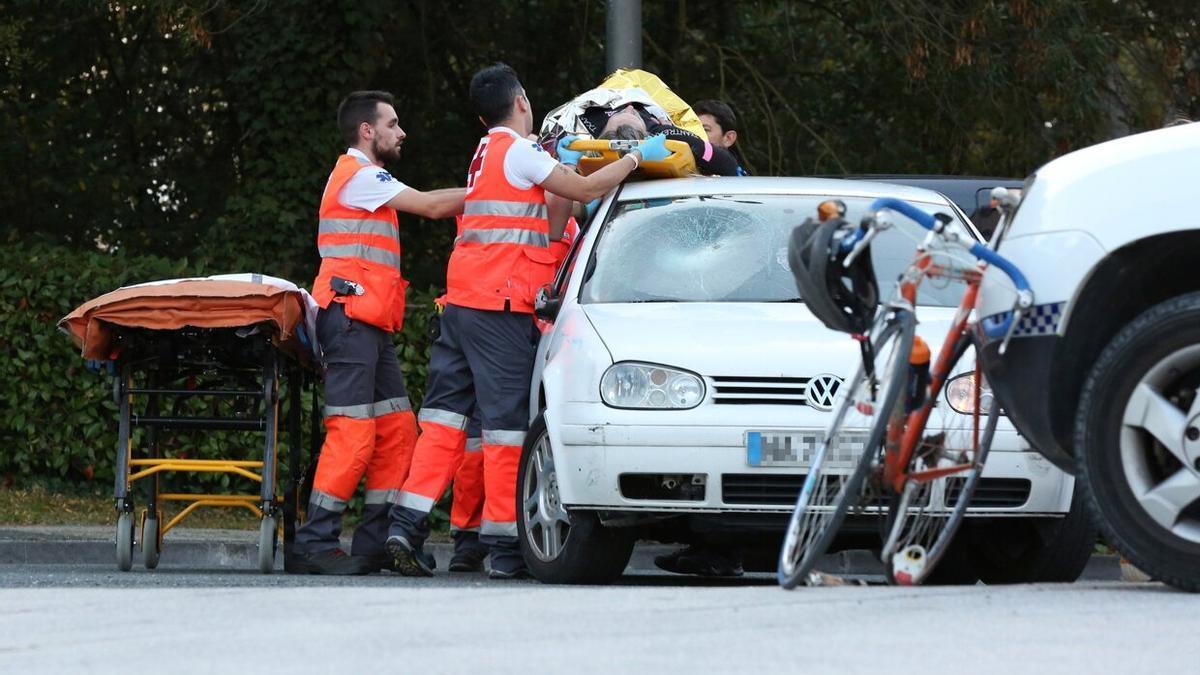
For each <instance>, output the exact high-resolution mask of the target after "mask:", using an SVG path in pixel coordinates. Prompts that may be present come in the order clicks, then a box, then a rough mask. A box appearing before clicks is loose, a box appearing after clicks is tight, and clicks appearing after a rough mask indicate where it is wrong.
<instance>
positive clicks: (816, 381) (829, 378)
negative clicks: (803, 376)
mask: <svg viewBox="0 0 1200 675" xmlns="http://www.w3.org/2000/svg"><path fill="white" fill-rule="evenodd" d="M841 386H842V378H840V377H838V376H837V375H829V374H828V373H827V374H825V375H818V376H816V377H814V378H812V379H811V380H809V381H808V388H807V389H806V390H805V392H804V401H805V402H806V403H808V405H809V406H811V407H813V408H815V409H817V410H820V411H821V412H829V411H830V410H833V401H834V398H836V397H837V392H838V388H839V387H841Z"/></svg>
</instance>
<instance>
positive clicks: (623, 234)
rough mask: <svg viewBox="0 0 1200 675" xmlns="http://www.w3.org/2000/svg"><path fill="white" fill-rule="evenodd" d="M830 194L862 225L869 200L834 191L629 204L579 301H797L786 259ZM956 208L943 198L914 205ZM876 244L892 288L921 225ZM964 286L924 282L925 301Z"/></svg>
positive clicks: (943, 299) (883, 286)
mask: <svg viewBox="0 0 1200 675" xmlns="http://www.w3.org/2000/svg"><path fill="white" fill-rule="evenodd" d="M830 198H839V199H842V201H844V202H845V203H846V208H847V212H846V218H847V220H849V221H850V222H853V223H856V222H858V221H859V219H861V218H862V214H863V212H864V211H865V210H866V209H867V207H868V206H869V205H870V203H871V201H872V200H871V199H868V198H853V197H841V196H838V195H752V196H747V195H705V196H698V197H680V198H673V199H655V200H644V201H633V202H625V203H622V204H620V205H619V206H618V210H617V213H616V215H615V217H614V218H612V219H610V220H609V221H608V222H607V223H606V224H605V225H604V230H603V231H602V232H601V233H600V235H599V240H598V242H597V243H596V247H595V250H594V251H593V253H592V257H593V259H592V261H591V263H590V265H589V268H590V269H589V273H588V275H587V277H586V280H585V282H584V286H583V292H582V297H581V299H582V301H583V302H585V303H586V302H797V301H800V298H799V297H798V293H797V290H796V282H795V280H794V279H793V278H792V273H791V270H790V269H789V268H788V263H787V242H788V237H789V236H790V234H791V231H792V229H793V228H795V227H796V226H797V225H799V224H800V223H802V222H803V221H804V219H805V218H807V217H809V216H811V215H815V214H816V209H817V205H818V204H820V203H821V202H822V201H825V200H826V199H830ZM916 206H918V207H920V208H923V209H925V210H928V211H930V212H933V211H942V212H946V213H951V209H950V208H949V207H946V206H941V207H939V205H935V204H919V203H918V204H916ZM893 221H894V222H895V223H896V227H894V228H893V229H892V230H890V231H885V232H883V233H881V234H880V235H879V236H878V237H877V238H876V239H875V242H874V243H873V244H872V246H871V252H872V262H874V264H875V270H876V274H877V276H878V279H879V284H880V291H881V292H882V293H883V294H884V297H890V295H891V294H892V293H893V292H894V290H895V286H896V280H897V279H898V278H899V275H900V273H901V272H903V271H904V269H905V267H906V266H907V265H908V264H909V263H910V262H911V261H912V258H913V254H914V252H915V250H916V241H919V240H920V238H921V236H923V234H924V231H923V230H921V229H920V227H919V226H918V225H916V224H915V223H911V222H904V221H905V219H904V218H903V217H896V218H894V219H893ZM963 290H964V287H963V286H962V284H958V283H949V284H947V283H943V284H941V285H940V286H938V287H934V286H933V285H931V284H929V283H926V284H924V285H923V286H922V288H921V294H920V296H919V301H920V302H921V303H922V304H929V305H939V306H955V305H957V304H958V300H959V298H960V297H961V295H962V292H963Z"/></svg>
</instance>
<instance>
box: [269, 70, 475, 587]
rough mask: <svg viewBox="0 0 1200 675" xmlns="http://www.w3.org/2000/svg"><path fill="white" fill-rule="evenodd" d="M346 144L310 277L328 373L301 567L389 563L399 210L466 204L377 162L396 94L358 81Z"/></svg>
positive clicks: (400, 389)
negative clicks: (346, 515) (342, 539)
mask: <svg viewBox="0 0 1200 675" xmlns="http://www.w3.org/2000/svg"><path fill="white" fill-rule="evenodd" d="M338 128H339V129H340V131H341V133H342V137H343V139H344V141H345V143H346V144H347V145H348V146H349V149H347V150H346V154H344V155H342V156H341V157H339V158H338V161H337V164H336V165H334V168H333V173H331V174H330V175H329V181H328V182H327V183H326V184H325V193H324V195H323V196H322V197H321V206H320V212H319V215H320V222H319V224H318V234H317V250H318V252H319V253H320V255H321V268H320V271H319V272H318V273H317V279H316V281H314V282H313V290H312V294H313V297H314V298H315V299H316V301H317V304H318V305H320V307H321V310H320V312H319V313H318V314H317V337H318V342H319V343H320V346H321V350H322V352H323V357H322V360H323V362H324V365H325V367H326V372H325V430H326V435H325V445H324V446H323V447H322V448H321V457H320V459H319V460H318V462H317V471H316V475H315V477H314V480H313V491H312V498H311V500H310V501H309V504H308V513H307V516H306V519H305V522H304V524H303V525H302V526H301V527H300V528H299V529H298V530H297V531H296V537H295V543H294V545H293V547H292V551H291V552H290V553H289V554H288V555H287V556H285V558H284V563H285V564H284V567H285V569H286V570H287V571H288V572H292V573H297V574H367V573H370V572H375V571H378V570H379V569H380V568H381V567H390V566H391V564H390V563H391V559H390V558H389V557H387V556H386V555H385V552H384V538H385V537H386V535H387V528H388V510H389V508H390V507H391V502H392V501H394V500H395V499H396V497H397V495H398V494H399V489H400V486H401V484H402V483H403V481H404V477H405V475H406V474H407V473H408V463H409V462H410V461H411V460H412V451H413V446H414V445H415V443H416V440H417V425H416V419H415V418H414V416H413V412H412V407H411V405H410V404H409V401H408V391H407V389H406V388H405V386H404V375H403V374H402V373H401V372H400V364H399V362H398V361H397V360H396V352H395V348H394V347H393V345H392V337H391V334H392V333H393V332H394V331H398V330H400V327H401V325H402V324H403V322H404V289H405V287H406V286H407V285H408V284H407V282H405V281H404V278H403V277H402V276H401V274H400V239H399V225H398V223H397V219H396V212H397V211H404V212H406V213H413V214H417V215H420V216H424V217H426V218H447V217H450V216H453V215H455V214H457V213H461V212H462V208H463V197H464V196H465V192H466V191H465V190H464V189H462V188H453V189H447V190H433V191H430V192H420V191H418V190H414V189H413V188H410V187H408V186H406V185H405V184H404V183H401V182H400V181H398V180H396V179H395V178H393V177H392V175H391V174H390V173H388V171H387V170H386V169H384V168H383V167H384V163H385V162H388V161H392V162H395V161H397V160H399V159H400V146H401V144H403V142H404V138H405V134H404V130H403V129H401V128H400V124H399V119H398V118H397V117H396V110H395V108H394V107H393V98H392V95H391V94H389V93H387V92H384V91H356V92H354V93H352V94H350V95H349V96H347V97H346V100H344V101H342V103H341V105H340V106H338ZM364 474H365V475H366V483H367V492H366V499H365V505H364V507H363V518H362V522H361V523H360V524H359V526H358V528H357V529H356V530H355V531H354V540H353V543H352V544H351V548H350V555H347V554H346V553H345V552H344V551H342V550H341V548H339V546H338V536H339V535H340V534H341V530H342V513H343V512H344V511H345V510H346V504H347V502H349V501H350V497H351V496H352V495H353V494H354V491H355V489H356V488H357V487H358V483H359V481H360V480H361V479H362V478H363V475H364Z"/></svg>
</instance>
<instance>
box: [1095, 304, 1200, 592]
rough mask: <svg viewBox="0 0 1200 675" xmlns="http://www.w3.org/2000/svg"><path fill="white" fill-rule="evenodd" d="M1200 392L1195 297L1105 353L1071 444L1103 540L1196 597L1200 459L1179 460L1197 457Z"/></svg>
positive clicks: (1139, 325) (1141, 324) (1146, 316)
mask: <svg viewBox="0 0 1200 675" xmlns="http://www.w3.org/2000/svg"><path fill="white" fill-rule="evenodd" d="M1198 386H1200V293H1189V294H1187V295H1181V296H1179V297H1176V298H1172V299H1170V300H1167V301H1166V302H1163V303H1160V304H1158V305H1155V306H1154V307H1152V308H1150V309H1149V310H1147V311H1146V312H1145V313H1143V314H1141V315H1140V316H1138V317H1137V318H1136V319H1134V320H1133V321H1132V322H1130V323H1129V325H1127V326H1125V327H1124V328H1123V329H1121V331H1120V332H1118V333H1117V335H1116V337H1114V338H1113V339H1112V341H1111V342H1110V343H1109V344H1108V346H1107V347H1106V348H1105V349H1104V351H1103V352H1102V353H1101V355H1100V358H1099V359H1098V360H1097V361H1096V365H1095V366H1094V367H1093V368H1092V371H1091V373H1090V374H1089V376H1088V378H1087V380H1086V382H1085V383H1084V387H1083V394H1082V396H1081V397H1080V401H1079V409H1078V413H1077V414H1076V418H1075V438H1074V448H1075V456H1076V461H1077V462H1078V467H1079V478H1080V480H1079V483H1080V484H1081V485H1082V487H1083V491H1084V494H1085V497H1086V503H1087V506H1088V509H1089V511H1090V512H1091V513H1092V515H1093V516H1094V517H1095V519H1096V522H1097V524H1098V525H1099V526H1100V530H1101V532H1102V533H1103V534H1104V537H1105V539H1106V540H1107V541H1108V542H1109V543H1110V544H1112V545H1113V547H1114V548H1116V549H1117V551H1119V552H1120V553H1121V554H1122V555H1124V556H1125V557H1126V558H1128V559H1129V560H1130V562H1132V563H1133V564H1134V565H1136V566H1137V567H1138V568H1140V569H1141V570H1143V571H1144V572H1146V573H1147V574H1148V575H1150V576H1151V577H1152V578H1155V579H1158V580H1160V581H1163V582H1165V583H1167V584H1170V585H1172V586H1175V587H1177V588H1180V589H1183V590H1187V591H1192V592H1200V499H1197V496H1198V495H1200V458H1195V455H1194V454H1193V455H1192V457H1193V461H1191V462H1187V461H1182V460H1181V459H1180V455H1181V454H1182V455H1185V456H1186V455H1187V453H1188V452H1194V447H1192V446H1189V445H1188V443H1187V442H1185V441H1184V437H1185V429H1187V430H1191V429H1192V428H1194V427H1193V426H1192V425H1193V423H1194V421H1189V420H1188V419H1187V418H1188V416H1189V415H1190V414H1191V413H1190V412H1189V411H1194V410H1195V409H1196V407H1195V405H1194V404H1193V401H1194V400H1195V399H1196V398H1200V397H1197V396H1196V393H1195V392H1196V389H1197V387H1198ZM1141 406H1145V412H1138V410H1140V409H1141ZM1152 407H1153V408H1154V410H1153V411H1151V408H1152ZM1139 420H1140V421H1139ZM1172 425H1178V426H1179V428H1178V429H1175V428H1174V426H1172ZM1151 429H1154V431H1151ZM1168 430H1169V431H1168ZM1176 431H1178V433H1175V432H1176ZM1162 438H1168V439H1171V438H1174V439H1175V441H1170V440H1168V441H1167V442H1166V443H1164V442H1163V441H1162V440H1161V439H1162ZM1192 440H1193V441H1194V440H1195V439H1192ZM1172 445H1174V448H1172V447H1171V446H1172ZM1164 488H1165V489H1164ZM1139 495H1140V496H1139ZM1164 522H1165V523H1168V524H1164Z"/></svg>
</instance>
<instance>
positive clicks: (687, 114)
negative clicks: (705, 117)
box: [600, 68, 707, 138]
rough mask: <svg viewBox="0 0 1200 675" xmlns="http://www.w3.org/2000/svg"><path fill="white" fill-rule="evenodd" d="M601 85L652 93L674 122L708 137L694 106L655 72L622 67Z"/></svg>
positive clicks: (602, 86)
mask: <svg viewBox="0 0 1200 675" xmlns="http://www.w3.org/2000/svg"><path fill="white" fill-rule="evenodd" d="M600 87H601V88H604V89H632V88H639V89H642V90H643V91H645V92H646V93H647V94H649V95H650V98H652V99H654V102H655V103H657V104H658V105H660V106H662V108H663V110H666V111H667V114H668V115H670V117H671V123H672V124H674V125H675V126H677V127H679V128H681V129H687V130H688V131H690V132H692V133H693V134H696V135H697V136H699V137H700V138H707V136H706V135H705V134H704V125H703V124H701V123H700V117H699V116H698V115H696V113H695V111H693V110H692V107H691V106H690V105H688V104H687V103H686V102H685V101H684V100H683V99H681V98H679V97H678V96H677V95H676V94H675V92H673V91H671V88H670V87H668V86H667V85H666V84H665V83H664V82H663V81H662V80H661V79H659V77H658V76H657V75H655V74H654V73H647V72H646V71H644V70H641V69H640V68H634V69H631V70H627V69H625V68H621V69H618V70H617V71H616V72H614V73H613V74H612V75H609V76H608V77H606V78H604V81H603V82H601V83H600Z"/></svg>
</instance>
